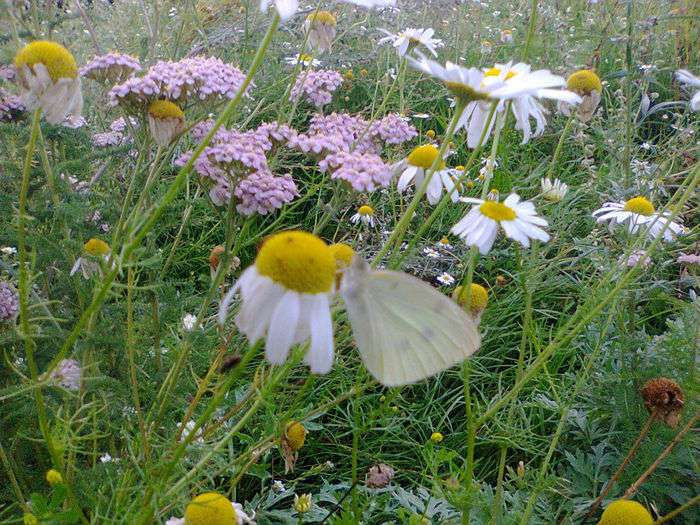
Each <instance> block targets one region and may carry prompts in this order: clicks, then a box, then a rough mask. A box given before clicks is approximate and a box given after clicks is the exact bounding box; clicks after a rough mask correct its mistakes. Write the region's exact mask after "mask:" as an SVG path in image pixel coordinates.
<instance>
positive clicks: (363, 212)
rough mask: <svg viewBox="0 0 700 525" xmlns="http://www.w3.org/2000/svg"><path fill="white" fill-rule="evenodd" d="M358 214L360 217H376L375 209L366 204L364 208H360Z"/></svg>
mask: <svg viewBox="0 0 700 525" xmlns="http://www.w3.org/2000/svg"><path fill="white" fill-rule="evenodd" d="M357 213H359V214H360V215H374V208H372V206H368V205H367V204H365V205H363V206H360V208H359V209H358V210H357Z"/></svg>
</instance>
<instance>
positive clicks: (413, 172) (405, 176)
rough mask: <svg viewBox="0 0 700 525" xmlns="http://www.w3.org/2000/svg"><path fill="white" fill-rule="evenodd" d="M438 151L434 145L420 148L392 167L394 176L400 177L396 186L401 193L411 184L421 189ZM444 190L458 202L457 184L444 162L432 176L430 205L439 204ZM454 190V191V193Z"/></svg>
mask: <svg viewBox="0 0 700 525" xmlns="http://www.w3.org/2000/svg"><path fill="white" fill-rule="evenodd" d="M438 153H439V151H438V149H437V148H436V147H435V146H433V145H432V144H425V145H423V146H418V147H416V148H414V149H413V151H411V153H409V154H408V156H407V157H406V158H405V159H403V160H401V161H399V162H397V163H396V164H394V166H393V167H392V169H393V171H394V174H396V175H399V181H398V183H397V185H396V187H397V189H398V190H399V191H400V192H403V191H405V190H406V188H407V187H408V185H409V184H411V183H413V184H415V186H416V188H419V187H420V186H421V185H422V184H423V181H424V180H425V176H426V173H427V172H428V171H429V170H430V167H431V166H432V165H433V162H435V159H436V158H437V156H438ZM443 188H444V189H445V190H446V191H448V192H451V194H450V197H451V199H452V202H457V200H458V199H459V192H458V191H457V189H454V188H455V182H454V180H453V179H452V176H451V175H450V169H448V168H447V167H446V166H445V163H444V162H442V161H441V162H440V163H439V165H438V167H437V169H436V170H435V172H434V173H433V174H432V177H431V179H430V182H429V183H428V188H427V190H426V193H425V195H426V197H427V199H428V202H429V203H430V204H433V205H434V204H437V203H438V202H439V201H440V197H441V196H442V190H443ZM453 189H454V191H452V190H453Z"/></svg>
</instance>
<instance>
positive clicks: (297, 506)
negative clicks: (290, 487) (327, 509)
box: [294, 494, 311, 514]
mask: <svg viewBox="0 0 700 525" xmlns="http://www.w3.org/2000/svg"><path fill="white" fill-rule="evenodd" d="M294 510H295V511H297V512H298V513H299V514H306V513H307V512H309V511H310V510H311V494H302V495H301V496H298V495H296V494H294Z"/></svg>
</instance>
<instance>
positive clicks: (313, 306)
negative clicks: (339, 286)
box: [219, 231, 336, 374]
mask: <svg viewBox="0 0 700 525" xmlns="http://www.w3.org/2000/svg"><path fill="white" fill-rule="evenodd" d="M335 277H336V260H335V257H334V256H333V251H332V250H331V249H330V248H329V246H328V245H327V244H326V243H325V242H323V241H322V240H321V239H320V238H318V237H316V236H315V235H312V234H310V233H306V232H301V231H287V232H282V233H278V234H275V235H272V236H271V237H269V238H268V239H267V240H266V241H265V242H264V243H263V245H262V247H261V248H260V251H259V252H258V255H257V257H256V259H255V263H254V264H253V265H252V266H250V267H248V268H247V269H246V270H245V271H244V272H243V273H242V274H241V276H240V278H239V279H238V281H237V282H236V283H235V284H234V285H233V286H232V287H231V289H230V290H229V291H228V293H227V294H226V296H225V297H224V299H223V300H222V302H221V307H220V309H219V323H220V324H223V323H224V321H225V320H226V314H227V312H228V308H229V306H230V304H231V302H232V300H233V297H234V295H235V294H236V293H237V292H240V294H241V299H242V304H241V309H240V312H239V313H238V315H237V316H236V325H237V326H238V328H239V329H240V331H241V332H243V333H244V334H245V335H246V337H248V340H249V341H250V343H251V344H252V343H255V342H256V341H258V340H259V339H261V338H262V337H263V336H266V340H265V357H266V358H267V360H268V361H269V362H270V363H272V364H275V365H279V364H282V363H284V362H285V360H286V359H287V356H288V355H289V351H290V349H291V348H292V346H294V345H295V344H298V343H302V342H304V341H306V340H309V339H310V346H309V350H308V351H307V353H306V356H305V359H304V361H305V362H306V364H308V365H309V366H310V368H311V371H312V372H314V373H318V374H325V373H327V372H329V371H330V369H331V366H332V365H333V323H332V321H331V312H330V305H329V301H330V298H331V296H332V294H333V292H334V287H335Z"/></svg>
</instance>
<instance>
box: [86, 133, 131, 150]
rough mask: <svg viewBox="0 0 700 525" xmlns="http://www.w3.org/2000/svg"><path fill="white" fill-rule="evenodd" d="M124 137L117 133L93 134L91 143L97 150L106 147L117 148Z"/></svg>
mask: <svg viewBox="0 0 700 525" xmlns="http://www.w3.org/2000/svg"><path fill="white" fill-rule="evenodd" d="M125 138H126V137H124V135H122V134H121V133H119V132H118V131H106V132H105V133H95V134H94V135H93V136H92V143H93V144H94V145H95V146H97V147H98V148H106V147H107V146H119V145H120V144H121V143H122V142H123V141H124V140H125Z"/></svg>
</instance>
